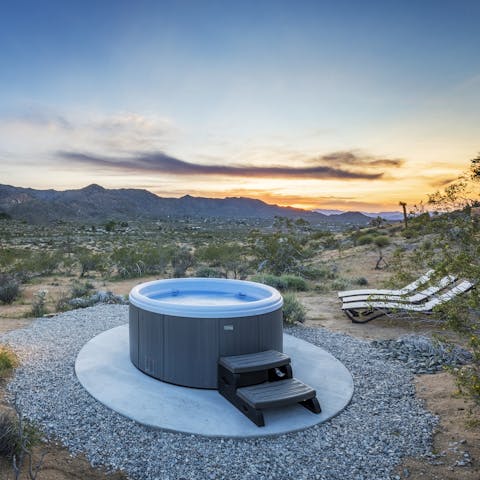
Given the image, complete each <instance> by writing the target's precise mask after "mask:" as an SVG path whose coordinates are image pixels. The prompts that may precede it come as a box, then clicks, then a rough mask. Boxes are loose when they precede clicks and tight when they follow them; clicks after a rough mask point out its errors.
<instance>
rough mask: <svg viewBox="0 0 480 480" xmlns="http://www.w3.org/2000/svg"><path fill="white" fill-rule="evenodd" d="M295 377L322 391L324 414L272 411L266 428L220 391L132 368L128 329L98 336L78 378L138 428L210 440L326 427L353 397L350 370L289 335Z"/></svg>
mask: <svg viewBox="0 0 480 480" xmlns="http://www.w3.org/2000/svg"><path fill="white" fill-rule="evenodd" d="M284 351H285V353H286V354H288V355H289V356H290V357H291V359H292V368H293V375H294V377H296V378H298V379H300V380H302V381H303V382H305V383H307V384H308V385H310V386H311V387H313V388H314V389H315V390H316V391H317V398H318V400H319V402H320V405H321V407H322V413H321V414H319V415H316V414H314V413H312V412H310V411H309V410H307V409H306V408H304V407H301V406H300V405H292V406H289V407H282V408H275V409H267V410H265V411H264V417H265V426H264V427H257V426H256V425H255V424H254V423H253V422H251V421H250V420H249V419H248V418H247V417H245V416H244V415H243V414H242V413H240V412H239V411H238V410H237V409H236V408H235V407H234V406H233V405H232V404H230V403H229V402H228V401H227V400H226V399H225V398H223V397H222V396H221V395H220V394H219V393H218V392H217V391H216V390H203V389H196V388H187V387H179V386H176V385H171V384H169V383H165V382H161V381H159V380H156V379H154V378H152V377H149V376H148V375H145V374H144V373H142V372H141V371H140V370H138V369H137V368H135V367H134V366H133V364H132V363H131V362H130V358H129V346H128V325H121V326H120V327H116V328H112V329H111V330H107V331H106V332H103V333H101V334H100V335H97V336H96V337H94V338H93V339H92V340H90V341H89V342H88V343H87V344H85V346H84V347H83V348H82V349H81V350H80V352H79V354H78V357H77V360H76V362H75V372H76V374H77V377H78V379H79V381H80V383H81V384H82V385H83V386H84V387H85V389H86V390H87V391H88V392H89V393H90V394H91V395H92V396H93V397H94V398H96V399H97V400H98V401H100V402H101V403H103V404H104V405H106V406H107V407H109V408H111V409H112V410H115V411H116V412H118V413H120V414H122V415H124V416H126V417H128V418H131V419H132V420H135V421H137V422H139V423H142V424H144V425H148V426H151V427H157V428H162V429H166V430H171V431H177V432H185V433H192V434H198V435H205V436H209V437H238V438H245V437H263V436H268V435H278V434H282V433H287V432H293V431H297V430H303V429H305V428H307V427H311V426H313V425H316V424H319V423H322V422H325V421H327V420H328V419H330V418H332V417H333V416H335V415H337V414H338V413H339V412H341V411H342V410H343V409H344V408H345V407H346V406H347V405H348V403H349V402H350V400H351V397H352V395H353V379H352V376H351V375H350V372H349V371H348V370H347V369H346V367H345V366H344V365H343V364H342V363H341V362H339V361H338V360H337V359H336V358H335V357H333V356H332V355H330V354H329V353H327V352H326V351H325V350H323V349H321V348H319V347H316V346H315V345H313V344H311V343H308V342H306V341H304V340H301V339H299V338H296V337H293V336H291V335H284Z"/></svg>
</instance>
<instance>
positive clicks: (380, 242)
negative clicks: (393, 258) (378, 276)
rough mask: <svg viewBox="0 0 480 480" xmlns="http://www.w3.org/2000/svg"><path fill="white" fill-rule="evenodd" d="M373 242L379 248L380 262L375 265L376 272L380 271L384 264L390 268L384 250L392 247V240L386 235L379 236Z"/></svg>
mask: <svg viewBox="0 0 480 480" xmlns="http://www.w3.org/2000/svg"><path fill="white" fill-rule="evenodd" d="M373 241H374V243H375V245H376V247H377V248H378V260H377V263H376V265H375V270H379V269H380V268H381V265H382V263H383V264H384V265H385V266H386V267H388V264H387V262H386V260H385V259H384V258H383V248H384V247H386V246H388V245H390V239H389V238H388V237H387V236H386V235H379V236H378V237H375V238H374V240H373Z"/></svg>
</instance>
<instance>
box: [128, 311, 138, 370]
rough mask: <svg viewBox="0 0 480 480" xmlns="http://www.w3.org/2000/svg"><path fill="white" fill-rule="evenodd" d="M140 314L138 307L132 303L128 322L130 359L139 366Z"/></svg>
mask: <svg viewBox="0 0 480 480" xmlns="http://www.w3.org/2000/svg"><path fill="white" fill-rule="evenodd" d="M138 315H139V310H138V308H137V307H135V306H133V305H131V306H130V311H129V322H128V327H129V335H128V339H129V344H130V360H131V361H132V363H133V364H134V365H135V366H138Z"/></svg>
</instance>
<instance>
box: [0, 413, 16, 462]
mask: <svg viewBox="0 0 480 480" xmlns="http://www.w3.org/2000/svg"><path fill="white" fill-rule="evenodd" d="M19 447H20V438H19V435H18V424H17V421H16V419H15V417H14V416H13V415H12V414H10V413H8V412H6V411H1V412H0V456H1V457H4V458H8V459H11V458H12V457H13V455H15V453H16V452H17V451H18V449H19Z"/></svg>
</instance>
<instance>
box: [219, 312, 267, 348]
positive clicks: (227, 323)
mask: <svg viewBox="0 0 480 480" xmlns="http://www.w3.org/2000/svg"><path fill="white" fill-rule="evenodd" d="M218 326H219V334H220V345H219V347H220V348H219V351H218V353H219V356H220V357H222V356H225V355H242V354H244V353H255V352H258V317H257V316H253V317H237V318H219V319H218Z"/></svg>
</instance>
